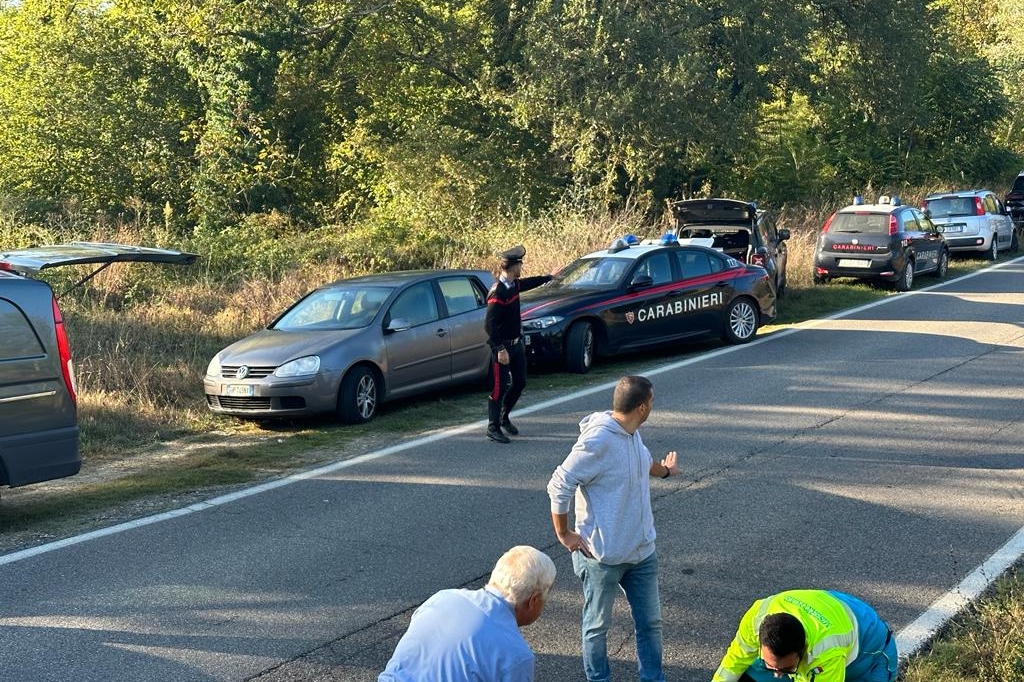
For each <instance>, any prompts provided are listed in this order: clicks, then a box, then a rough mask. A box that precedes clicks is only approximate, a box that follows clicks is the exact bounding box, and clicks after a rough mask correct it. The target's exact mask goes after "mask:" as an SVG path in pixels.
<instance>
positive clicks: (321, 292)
mask: <svg viewBox="0 0 1024 682" xmlns="http://www.w3.org/2000/svg"><path fill="white" fill-rule="evenodd" d="M391 291H392V289H391V287H382V286H357V285H353V286H342V287H330V288H326V289H317V290H316V291H314V292H313V293H311V294H309V295H308V296H306V297H305V298H304V299H302V300H301V301H299V302H298V303H296V304H295V306H294V307H293V308H292V309H291V310H289V311H288V312H287V313H285V314H284V315H283V316H282V317H281V319H280V320H278V321H277V322H276V323H274V324H273V325H272V326H271V329H278V330H281V331H307V330H314V329H331V330H335V329H359V328H360V327H365V326H367V325H369V324H370V323H371V322H373V318H374V317H376V316H377V312H378V311H379V310H380V307H381V306H382V305H384V301H386V300H387V298H388V296H389V295H390V294H391Z"/></svg>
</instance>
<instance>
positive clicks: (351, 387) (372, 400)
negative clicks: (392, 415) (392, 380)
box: [337, 365, 380, 424]
mask: <svg viewBox="0 0 1024 682" xmlns="http://www.w3.org/2000/svg"><path fill="white" fill-rule="evenodd" d="M379 397H380V382H379V381H378V379H377V374H376V373H375V372H374V371H373V370H372V369H370V368H369V367H366V366H363V365H361V366H359V367H354V368H353V369H351V370H349V372H348V374H346V375H345V378H344V379H342V380H341V389H340V390H339V391H338V409H337V413H338V418H339V419H341V421H343V422H345V423H346V424H365V423H366V422H368V421H370V420H371V419H373V418H374V417H375V416H377V404H378V400H379Z"/></svg>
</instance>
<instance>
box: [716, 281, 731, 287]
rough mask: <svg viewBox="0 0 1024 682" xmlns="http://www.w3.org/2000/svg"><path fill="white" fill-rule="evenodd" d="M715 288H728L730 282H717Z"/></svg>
mask: <svg viewBox="0 0 1024 682" xmlns="http://www.w3.org/2000/svg"><path fill="white" fill-rule="evenodd" d="M715 286H716V287H727V286H729V283H728V282H716V283H715Z"/></svg>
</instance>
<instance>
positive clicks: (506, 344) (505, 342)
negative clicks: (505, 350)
mask: <svg viewBox="0 0 1024 682" xmlns="http://www.w3.org/2000/svg"><path fill="white" fill-rule="evenodd" d="M522 338H523V337H521V336H517V337H516V338H514V339H511V340H509V341H502V342H501V345H503V346H514V345H516V344H517V343H519V342H520V341H521V340H522Z"/></svg>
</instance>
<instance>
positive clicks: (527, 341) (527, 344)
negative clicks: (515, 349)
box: [523, 334, 530, 346]
mask: <svg viewBox="0 0 1024 682" xmlns="http://www.w3.org/2000/svg"><path fill="white" fill-rule="evenodd" d="M523 345H524V346H529V345H530V335H529V334H527V335H526V336H524V337H523Z"/></svg>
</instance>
